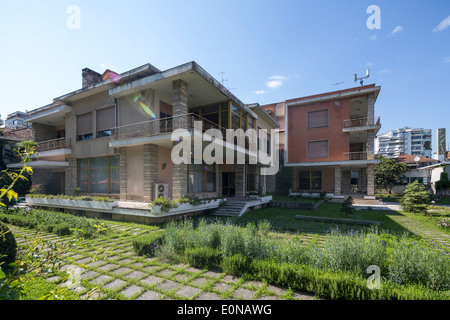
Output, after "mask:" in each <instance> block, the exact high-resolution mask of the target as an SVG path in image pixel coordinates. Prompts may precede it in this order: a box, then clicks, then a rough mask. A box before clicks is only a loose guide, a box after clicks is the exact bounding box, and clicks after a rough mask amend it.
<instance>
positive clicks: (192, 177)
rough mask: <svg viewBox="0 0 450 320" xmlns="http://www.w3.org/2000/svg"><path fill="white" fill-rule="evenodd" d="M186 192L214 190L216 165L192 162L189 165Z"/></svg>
mask: <svg viewBox="0 0 450 320" xmlns="http://www.w3.org/2000/svg"><path fill="white" fill-rule="evenodd" d="M188 179H189V181H188V188H189V189H188V192H189V193H199V192H215V191H216V167H215V165H207V164H193V165H189V175H188Z"/></svg>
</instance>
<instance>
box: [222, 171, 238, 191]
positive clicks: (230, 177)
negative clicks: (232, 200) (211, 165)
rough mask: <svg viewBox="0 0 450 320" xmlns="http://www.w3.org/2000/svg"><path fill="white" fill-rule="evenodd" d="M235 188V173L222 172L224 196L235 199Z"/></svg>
mask: <svg viewBox="0 0 450 320" xmlns="http://www.w3.org/2000/svg"><path fill="white" fill-rule="evenodd" d="M235 188H236V187H235V182H234V172H222V196H223V197H234V196H235V194H236V193H235V190H236V189H235Z"/></svg>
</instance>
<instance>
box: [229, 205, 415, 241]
mask: <svg viewBox="0 0 450 320" xmlns="http://www.w3.org/2000/svg"><path fill="white" fill-rule="evenodd" d="M340 210H341V204H339V203H329V202H325V203H322V204H321V205H320V206H319V207H318V208H317V209H316V210H295V209H281V208H270V207H268V208H263V209H260V210H255V211H251V212H249V213H246V214H245V215H243V216H242V217H240V218H237V219H236V222H237V223H242V224H245V223H248V222H256V221H258V220H263V219H267V220H269V221H270V222H271V223H272V225H273V227H274V228H275V229H279V230H287V231H293V232H311V233H319V234H324V233H327V231H328V230H330V228H335V227H336V224H333V223H329V222H316V221H302V220H296V219H295V216H296V215H306V216H318V217H329V218H340V219H346V218H348V219H357V220H370V221H380V222H382V223H383V224H382V226H381V228H382V229H392V230H397V231H405V230H406V229H405V228H404V227H403V226H402V225H401V224H399V223H398V222H396V221H395V219H393V217H394V216H396V215H399V214H400V213H398V212H395V211H387V210H377V211H375V210H357V211H356V212H355V214H354V215H350V216H348V217H346V216H345V214H344V213H342V212H341V211H340ZM339 228H340V229H343V230H358V229H361V228H365V227H364V226H361V225H352V224H340V225H339Z"/></svg>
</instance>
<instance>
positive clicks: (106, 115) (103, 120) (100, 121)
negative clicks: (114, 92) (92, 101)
mask: <svg viewBox="0 0 450 320" xmlns="http://www.w3.org/2000/svg"><path fill="white" fill-rule="evenodd" d="M96 118H97V132H100V131H105V130H109V129H112V128H114V127H115V118H116V117H115V112H114V106H112V107H108V108H103V109H99V110H97V117H96Z"/></svg>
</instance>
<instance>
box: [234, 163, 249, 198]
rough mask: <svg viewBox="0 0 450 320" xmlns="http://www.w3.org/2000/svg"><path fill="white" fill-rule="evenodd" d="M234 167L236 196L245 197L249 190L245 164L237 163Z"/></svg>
mask: <svg viewBox="0 0 450 320" xmlns="http://www.w3.org/2000/svg"><path fill="white" fill-rule="evenodd" d="M234 168H235V173H234V175H235V184H236V187H235V192H236V198H245V196H246V190H247V174H246V170H245V164H235V165H234Z"/></svg>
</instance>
